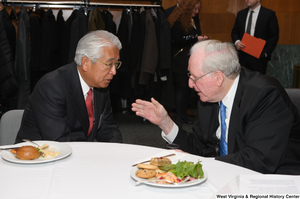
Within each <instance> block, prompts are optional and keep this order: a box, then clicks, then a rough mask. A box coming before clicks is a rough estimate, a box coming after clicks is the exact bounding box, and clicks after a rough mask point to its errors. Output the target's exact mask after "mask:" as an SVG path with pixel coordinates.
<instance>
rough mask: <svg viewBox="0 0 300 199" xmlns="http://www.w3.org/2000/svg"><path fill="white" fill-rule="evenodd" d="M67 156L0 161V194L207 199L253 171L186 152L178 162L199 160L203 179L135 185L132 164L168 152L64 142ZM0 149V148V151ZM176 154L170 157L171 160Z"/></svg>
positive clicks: (47, 198) (40, 198)
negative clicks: (40, 160)
mask: <svg viewBox="0 0 300 199" xmlns="http://www.w3.org/2000/svg"><path fill="white" fill-rule="evenodd" d="M66 144H68V145H70V146H71V147H72V150H73V152H72V155H71V156H69V157H67V158H65V159H62V160H58V161H55V162H49V163H43V164H30V165H25V164H16V163H11V162H7V161H5V160H3V159H1V160H0V198H3V199H4V198H5V199H11V198H30V199H35V198H36V199H60V198H63V199H69V198H70V199H78V198H80V199H81V198H84V199H89V198H109V199H111V198H116V199H121V198H130V199H134V198H137V199H141V198H143V199H144V198H151V199H153V198H187V197H188V198H197V199H199V198H210V197H212V196H214V193H216V192H217V191H219V190H221V189H222V188H223V187H224V186H225V185H227V184H228V183H230V184H231V185H233V189H235V190H237V189H238V187H235V186H237V185H235V184H236V183H235V182H234V181H235V179H236V177H237V176H238V175H239V174H258V173H257V172H254V171H252V170H249V169H245V168H242V167H239V166H235V165H232V164H227V163H224V162H221V161H216V160H214V159H213V158H204V157H200V156H195V155H190V154H186V153H179V152H176V153H177V155H176V156H177V157H180V160H187V161H193V162H197V161H198V160H201V161H202V165H203V168H204V169H205V171H206V172H207V174H208V179H207V180H206V181H205V182H204V183H202V184H199V185H196V186H191V187H185V188H162V187H154V186H148V185H139V186H135V181H134V180H133V179H132V178H131V177H130V170H131V169H132V166H131V165H132V164H134V163H137V162H139V161H141V160H144V159H145V158H150V157H157V155H162V154H169V153H173V151H169V150H165V149H160V148H153V147H147V146H140V145H130V144H115V143H98V142H92V143H87V142H68V143H66ZM0 151H1V150H0ZM176 156H175V157H173V158H172V160H173V163H176V162H177V161H175V162H174V160H175V159H176Z"/></svg>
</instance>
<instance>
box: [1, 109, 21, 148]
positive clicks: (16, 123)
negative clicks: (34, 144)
mask: <svg viewBox="0 0 300 199" xmlns="http://www.w3.org/2000/svg"><path fill="white" fill-rule="evenodd" d="M23 112H24V110H10V111H7V112H6V113H4V114H3V116H2V117H1V121H0V146H2V145H8V144H14V143H15V140H16V137H17V133H18V131H19V129H20V126H21V121H22V117H23Z"/></svg>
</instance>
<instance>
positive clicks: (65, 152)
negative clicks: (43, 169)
mask: <svg viewBox="0 0 300 199" xmlns="http://www.w3.org/2000/svg"><path fill="white" fill-rule="evenodd" d="M34 142H35V143H37V144H38V145H43V144H48V145H49V147H50V148H52V149H55V151H58V152H61V153H60V154H59V155H58V156H56V157H54V158H43V157H39V158H38V159H34V160H20V159H18V158H16V157H15V154H13V153H12V152H10V150H2V151H1V156H2V158H3V159H4V160H6V161H9V162H13V163H20V164H39V163H46V162H52V161H57V160H61V159H63V158H66V157H68V156H70V155H71V154H72V148H71V147H70V146H69V145H67V144H64V143H61V142H55V141H47V140H43V141H34ZM28 145H31V146H35V145H34V144H31V143H30V142H22V143H18V144H16V145H15V146H16V147H21V146H28Z"/></svg>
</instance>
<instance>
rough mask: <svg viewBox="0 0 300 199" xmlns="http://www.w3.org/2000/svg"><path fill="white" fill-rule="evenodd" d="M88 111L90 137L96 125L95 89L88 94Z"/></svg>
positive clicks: (86, 103) (86, 102)
mask: <svg viewBox="0 0 300 199" xmlns="http://www.w3.org/2000/svg"><path fill="white" fill-rule="evenodd" d="M85 105H86V109H87V112H88V116H89V123H90V125H89V131H88V136H89V135H90V134H91V132H92V129H93V124H94V108H93V89H90V90H89V92H88V93H87V97H86V100H85Z"/></svg>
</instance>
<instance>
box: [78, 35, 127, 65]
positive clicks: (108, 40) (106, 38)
mask: <svg viewBox="0 0 300 199" xmlns="http://www.w3.org/2000/svg"><path fill="white" fill-rule="evenodd" d="M113 46H116V47H117V48H118V49H119V50H121V48H122V44H121V42H120V40H119V39H118V37H116V36H115V35H114V34H112V33H110V32H107V31H105V30H96V31H92V32H89V33H88V34H86V35H85V36H83V37H82V38H81V39H80V40H79V42H78V44H77V48H76V52H75V58H74V61H75V63H76V64H77V65H78V66H81V60H82V58H83V57H84V56H87V57H88V58H89V59H90V60H91V61H92V62H93V64H95V63H96V62H97V60H98V59H99V58H101V57H102V54H103V47H113Z"/></svg>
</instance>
